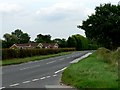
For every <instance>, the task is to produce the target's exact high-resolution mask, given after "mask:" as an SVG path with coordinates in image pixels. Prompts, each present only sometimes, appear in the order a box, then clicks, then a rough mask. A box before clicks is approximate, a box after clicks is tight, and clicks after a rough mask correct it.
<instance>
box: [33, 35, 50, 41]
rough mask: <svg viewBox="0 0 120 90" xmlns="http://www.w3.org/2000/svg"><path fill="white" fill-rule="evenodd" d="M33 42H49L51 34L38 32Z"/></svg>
mask: <svg viewBox="0 0 120 90" xmlns="http://www.w3.org/2000/svg"><path fill="white" fill-rule="evenodd" d="M35 42H38V43H50V42H51V36H50V35H42V34H38V35H37V38H35Z"/></svg>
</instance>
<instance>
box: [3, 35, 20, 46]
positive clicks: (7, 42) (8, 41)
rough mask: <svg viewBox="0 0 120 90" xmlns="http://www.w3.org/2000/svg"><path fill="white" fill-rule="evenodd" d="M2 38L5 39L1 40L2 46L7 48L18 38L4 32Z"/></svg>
mask: <svg viewBox="0 0 120 90" xmlns="http://www.w3.org/2000/svg"><path fill="white" fill-rule="evenodd" d="M3 38H4V39H5V41H3V47H5V48H9V47H10V46H11V45H13V44H14V43H17V41H18V39H17V37H16V36H15V35H11V34H8V33H6V34H4V36H3Z"/></svg>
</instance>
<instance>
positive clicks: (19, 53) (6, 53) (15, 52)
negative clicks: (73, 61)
mask: <svg viewBox="0 0 120 90" xmlns="http://www.w3.org/2000/svg"><path fill="white" fill-rule="evenodd" d="M68 51H75V48H59V49H2V59H3V60H5V59H12V58H24V57H32V56H40V55H48V54H57V53H60V52H68Z"/></svg>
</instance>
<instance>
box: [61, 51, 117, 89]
mask: <svg viewBox="0 0 120 90" xmlns="http://www.w3.org/2000/svg"><path fill="white" fill-rule="evenodd" d="M62 82H63V83H65V84H67V85H71V86H73V87H76V88H79V89H80V88H118V66H117V65H112V64H109V63H106V62H103V60H101V58H98V56H97V54H96V52H95V53H94V54H92V55H90V56H89V57H87V58H85V59H83V60H81V61H80V62H78V63H76V64H72V65H70V66H69V67H68V68H67V69H66V70H65V71H64V72H63V75H62Z"/></svg>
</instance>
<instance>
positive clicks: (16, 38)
mask: <svg viewBox="0 0 120 90" xmlns="http://www.w3.org/2000/svg"><path fill="white" fill-rule="evenodd" d="M3 38H4V39H5V40H3V41H2V45H3V48H9V47H10V46H12V45H13V44H15V43H20V44H22V43H28V42H29V41H30V36H29V35H28V34H27V33H23V32H22V31H21V30H19V29H17V30H15V31H14V32H12V33H11V34H8V33H6V34H4V35H3Z"/></svg>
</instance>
